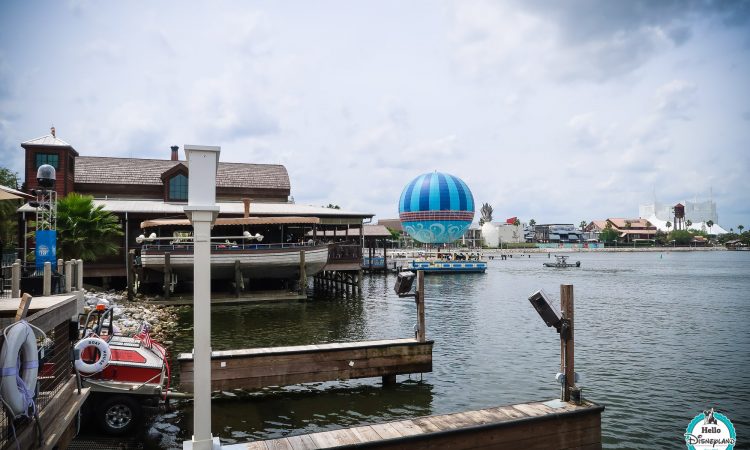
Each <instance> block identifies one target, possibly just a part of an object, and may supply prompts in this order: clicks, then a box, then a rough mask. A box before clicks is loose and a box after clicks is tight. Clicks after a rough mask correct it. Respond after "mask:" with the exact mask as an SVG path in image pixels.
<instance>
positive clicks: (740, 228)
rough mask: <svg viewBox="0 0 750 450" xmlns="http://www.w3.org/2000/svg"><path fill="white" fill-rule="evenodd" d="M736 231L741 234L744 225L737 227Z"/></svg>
mask: <svg viewBox="0 0 750 450" xmlns="http://www.w3.org/2000/svg"><path fill="white" fill-rule="evenodd" d="M737 229H738V230H740V234H742V230H744V229H745V226H744V225H737Z"/></svg>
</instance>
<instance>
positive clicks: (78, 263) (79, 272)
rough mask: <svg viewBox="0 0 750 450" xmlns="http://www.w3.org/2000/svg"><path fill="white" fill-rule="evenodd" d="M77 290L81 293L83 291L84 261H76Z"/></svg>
mask: <svg viewBox="0 0 750 450" xmlns="http://www.w3.org/2000/svg"><path fill="white" fill-rule="evenodd" d="M76 279H77V281H76V288H77V289H78V290H79V291H82V290H83V260H82V259H79V260H77V261H76Z"/></svg>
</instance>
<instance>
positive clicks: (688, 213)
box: [638, 200, 727, 234]
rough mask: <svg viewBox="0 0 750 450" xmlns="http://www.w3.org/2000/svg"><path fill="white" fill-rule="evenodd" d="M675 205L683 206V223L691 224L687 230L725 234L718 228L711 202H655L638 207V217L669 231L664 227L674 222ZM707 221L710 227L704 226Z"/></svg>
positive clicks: (714, 204)
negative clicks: (711, 223) (688, 222)
mask: <svg viewBox="0 0 750 450" xmlns="http://www.w3.org/2000/svg"><path fill="white" fill-rule="evenodd" d="M677 203H682V204H683V205H685V222H687V221H688V220H689V221H690V222H691V225H690V227H689V228H694V229H697V230H704V231H706V232H708V233H709V234H723V233H726V232H727V231H726V230H725V229H724V228H722V227H721V226H719V215H718V214H717V213H716V202H714V201H713V200H705V201H702V202H691V201H683V202H675V203H674V204H666V203H661V202H658V201H655V202H654V203H649V204H647V205H640V206H639V207H638V216H639V217H640V218H642V219H646V220H648V221H649V222H651V223H652V224H653V225H655V226H656V227H657V228H658V229H660V230H662V231H670V228H667V227H666V223H667V222H674V210H673V208H674V205H676V204H677ZM709 220H711V221H712V222H713V223H714V225H713V226H711V227H709V226H707V225H706V222H708V221H709ZM672 226H674V224H672Z"/></svg>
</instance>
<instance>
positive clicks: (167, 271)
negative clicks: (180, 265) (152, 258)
mask: <svg viewBox="0 0 750 450" xmlns="http://www.w3.org/2000/svg"><path fill="white" fill-rule="evenodd" d="M171 281H172V266H171V265H170V263H169V252H165V253H164V289H163V290H164V298H169V284H170V283H171Z"/></svg>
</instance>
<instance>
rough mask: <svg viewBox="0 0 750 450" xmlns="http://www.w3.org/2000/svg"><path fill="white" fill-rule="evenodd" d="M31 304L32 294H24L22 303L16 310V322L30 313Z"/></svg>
mask: <svg viewBox="0 0 750 450" xmlns="http://www.w3.org/2000/svg"><path fill="white" fill-rule="evenodd" d="M29 306H31V295H29V294H23V297H21V303H19V304H18V310H16V322H18V321H19V320H21V319H25V318H26V315H27V314H28V313H29Z"/></svg>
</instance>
